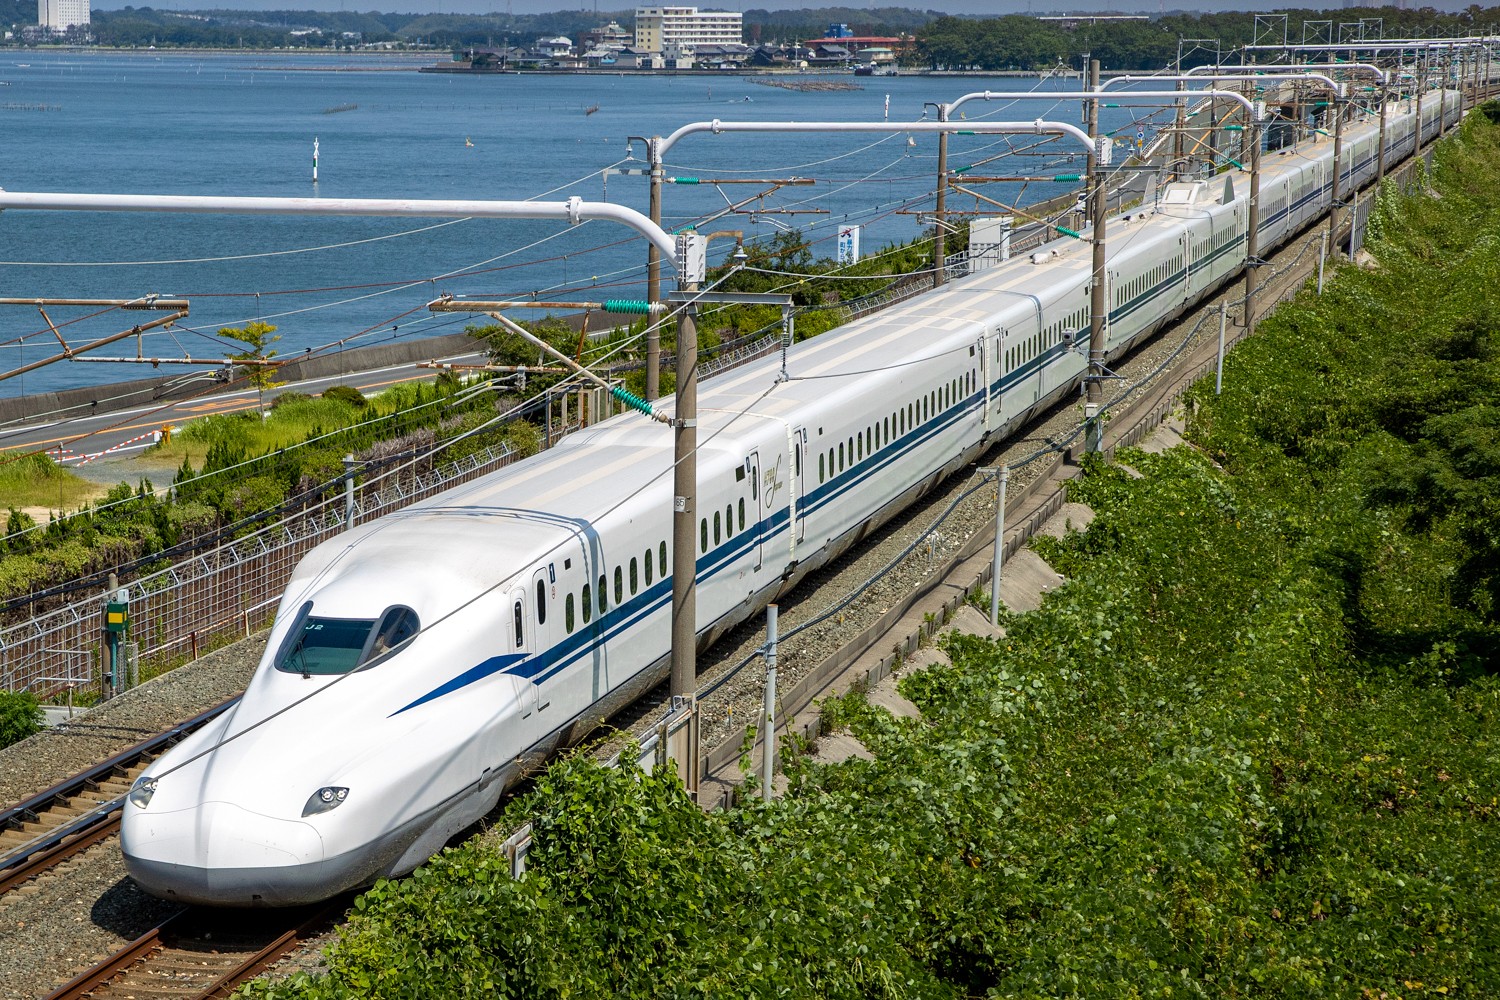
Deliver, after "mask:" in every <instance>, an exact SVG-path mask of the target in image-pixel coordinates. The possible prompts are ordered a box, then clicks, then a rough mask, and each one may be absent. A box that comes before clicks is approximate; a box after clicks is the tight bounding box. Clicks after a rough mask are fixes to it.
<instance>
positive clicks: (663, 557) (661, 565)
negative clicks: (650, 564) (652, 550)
mask: <svg viewBox="0 0 1500 1000" xmlns="http://www.w3.org/2000/svg"><path fill="white" fill-rule="evenodd" d="M656 568H657V571H658V572H659V574H660V575H661V576H662V577H665V576H666V575H667V543H666V542H662V543H661V544H660V545H658V546H657V547H656Z"/></svg>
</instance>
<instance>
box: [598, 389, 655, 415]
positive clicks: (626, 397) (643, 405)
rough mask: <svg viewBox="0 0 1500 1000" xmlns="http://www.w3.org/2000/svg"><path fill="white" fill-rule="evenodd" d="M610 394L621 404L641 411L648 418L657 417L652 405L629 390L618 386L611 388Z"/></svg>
mask: <svg viewBox="0 0 1500 1000" xmlns="http://www.w3.org/2000/svg"><path fill="white" fill-rule="evenodd" d="M609 394H610V395H611V396H613V397H615V398H616V399H618V400H619V401H620V402H622V403H624V404H625V405H626V406H628V407H630V408H631V409H632V410H639V411H641V412H642V413H644V414H645V415H646V416H648V417H654V416H656V411H655V410H653V409H651V404H650V403H648V402H646V401H645V400H644V399H642V398H641V397H639V396H637V395H636V394H635V393H633V392H630V391H629V390H627V389H621V388H620V387H619V386H617V385H612V386H610V387H609Z"/></svg>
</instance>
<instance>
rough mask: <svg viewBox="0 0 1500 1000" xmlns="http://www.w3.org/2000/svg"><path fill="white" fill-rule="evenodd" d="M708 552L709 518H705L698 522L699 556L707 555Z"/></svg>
mask: <svg viewBox="0 0 1500 1000" xmlns="http://www.w3.org/2000/svg"><path fill="white" fill-rule="evenodd" d="M707 551H708V518H706V517H705V518H702V519H701V520H700V521H699V522H698V552H699V554H702V553H705V552H707Z"/></svg>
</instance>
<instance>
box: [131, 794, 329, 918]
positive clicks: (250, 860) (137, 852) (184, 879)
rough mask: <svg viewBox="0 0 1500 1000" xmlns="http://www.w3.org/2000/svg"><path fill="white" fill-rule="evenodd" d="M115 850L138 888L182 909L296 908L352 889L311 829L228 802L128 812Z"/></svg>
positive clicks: (316, 833) (305, 824)
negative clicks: (188, 905)
mask: <svg viewBox="0 0 1500 1000" xmlns="http://www.w3.org/2000/svg"><path fill="white" fill-rule="evenodd" d="M120 847H121V850H122V852H123V853H124V855H125V867H126V869H127V870H128V871H129V872H130V875H131V877H132V878H134V879H135V880H136V882H138V883H140V885H141V887H142V888H144V889H145V890H146V891H147V892H149V893H151V894H152V895H153V896H159V897H161V898H163V899H171V900H176V901H178V902H183V903H197V904H208V905H216V906H294V905H297V904H300V903H306V902H312V901H315V900H319V899H326V898H328V897H329V896H331V895H334V894H336V893H338V892H340V891H342V890H343V889H345V888H348V886H349V884H350V883H349V882H347V881H345V880H346V879H347V878H349V877H350V873H349V872H347V871H345V870H344V869H345V867H346V864H347V861H346V862H345V863H343V864H341V863H339V860H338V859H335V860H333V861H329V860H328V859H326V858H325V857H324V852H323V839H322V837H320V836H319V835H318V831H317V830H315V829H313V827H312V826H311V825H309V824H307V823H302V822H297V821H295V820H284V819H273V818H271V817H269V816H262V815H259V814H257V813H253V812H250V811H249V810H246V809H242V808H240V807H239V806H236V805H232V804H230V803H228V802H208V803H205V804H203V805H201V806H197V807H195V808H191V809H179V810H173V811H170V812H159V813H153V812H152V811H151V809H150V808H146V809H134V808H132V809H129V810H128V813H127V817H126V822H125V823H124V824H123V826H122V829H121V836H120ZM168 859H172V860H168Z"/></svg>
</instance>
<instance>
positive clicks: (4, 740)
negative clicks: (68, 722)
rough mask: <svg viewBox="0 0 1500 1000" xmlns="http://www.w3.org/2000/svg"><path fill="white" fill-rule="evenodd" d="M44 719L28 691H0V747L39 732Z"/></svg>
mask: <svg viewBox="0 0 1500 1000" xmlns="http://www.w3.org/2000/svg"><path fill="white" fill-rule="evenodd" d="M44 719H45V716H44V715H43V714H42V707H41V706H40V705H38V704H37V700H36V695H34V694H32V693H31V692H30V691H0V749H4V748H5V747H8V746H10V745H11V744H12V743H19V742H21V741H22V740H24V739H25V738H26V737H28V736H32V735H35V734H36V733H39V732H41V730H42V723H43V721H44Z"/></svg>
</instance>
